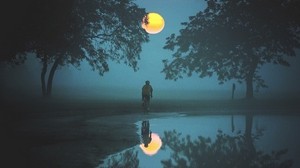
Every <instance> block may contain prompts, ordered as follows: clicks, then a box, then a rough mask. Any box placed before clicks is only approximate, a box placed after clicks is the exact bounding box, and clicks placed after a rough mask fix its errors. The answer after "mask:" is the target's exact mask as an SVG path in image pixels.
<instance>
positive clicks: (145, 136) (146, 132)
mask: <svg viewBox="0 0 300 168" xmlns="http://www.w3.org/2000/svg"><path fill="white" fill-rule="evenodd" d="M151 133H152V132H151V131H150V123H149V121H148V120H144V121H143V122H142V129H141V135H142V143H143V144H144V147H145V148H147V147H148V144H149V143H150V142H151V140H152V138H151Z"/></svg>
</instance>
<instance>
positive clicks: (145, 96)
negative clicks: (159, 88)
mask: <svg viewBox="0 0 300 168" xmlns="http://www.w3.org/2000/svg"><path fill="white" fill-rule="evenodd" d="M152 92H153V88H152V86H151V85H150V81H148V80H147V81H146V82H145V85H144V86H143V88H142V100H143V106H144V107H145V106H146V105H147V107H146V108H147V110H149V103H150V98H152ZM145 103H147V104H145Z"/></svg>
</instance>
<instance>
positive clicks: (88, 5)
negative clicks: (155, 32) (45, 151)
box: [0, 0, 148, 96]
mask: <svg viewBox="0 0 300 168" xmlns="http://www.w3.org/2000/svg"><path fill="white" fill-rule="evenodd" d="M20 3H21V4H24V6H23V8H25V9H23V8H22V7H18V5H19V4H18V3H16V2H14V3H10V4H9V5H6V7H9V8H10V9H14V11H15V12H16V13H13V12H9V11H10V10H7V11H6V14H7V13H8V14H9V15H12V16H10V17H8V18H7V19H6V21H7V23H10V22H14V21H16V25H17V27H14V26H15V25H14V26H12V27H11V26H8V27H7V28H6V29H5V30H6V32H5V33H7V36H4V38H2V39H1V40H0V41H1V43H0V44H2V43H3V44H7V45H9V46H8V47H5V48H6V49H5V50H3V51H5V52H2V51H1V52H2V53H3V54H4V55H5V57H1V58H4V59H3V60H6V61H10V62H12V61H13V60H20V59H10V58H13V57H15V56H16V55H17V54H26V52H34V53H36V56H37V58H38V59H40V61H41V63H42V71H41V83H42V91H43V95H45V96H47V95H51V89H52V81H53V78H54V74H55V71H56V70H57V68H58V67H59V66H64V65H67V64H71V65H74V66H75V67H79V66H80V63H81V62H82V60H87V61H88V63H89V64H90V65H91V67H92V70H96V71H98V72H99V74H100V75H103V74H104V73H105V72H107V71H108V70H109V66H108V61H115V62H118V63H121V62H122V63H125V64H126V65H128V66H130V67H132V68H133V69H134V70H137V69H138V68H137V62H138V60H139V58H140V57H139V54H140V52H141V44H142V43H143V42H147V41H148V35H147V34H146V33H145V31H143V30H142V29H141V28H140V22H141V18H142V17H143V16H144V14H145V13H146V12H145V10H144V9H142V8H139V7H138V6H137V5H136V4H135V3H133V1H132V0H124V1H123V0H122V1H118V0H111V1H105V0H64V1H60V0H53V1H48V0H29V1H26V3H25V2H20ZM19 8H20V9H22V10H20V11H21V12H20V11H19ZM22 12H23V13H22ZM4 13H5V12H4ZM14 15H16V16H15V17H13V16H14ZM14 18H17V20H11V19H14ZM10 28H13V29H10ZM7 41H9V43H7ZM16 44H17V46H20V47H16ZM2 53H1V55H3V54H2ZM6 53H9V54H6ZM8 58H9V59H8ZM1 60H2V59H1ZM49 65H50V66H51V69H50V72H49V76H48V79H47V80H46V73H47V71H48V66H49Z"/></svg>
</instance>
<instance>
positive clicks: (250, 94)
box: [246, 75, 253, 99]
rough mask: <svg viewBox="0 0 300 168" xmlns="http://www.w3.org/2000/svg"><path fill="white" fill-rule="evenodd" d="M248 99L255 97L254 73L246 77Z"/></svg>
mask: <svg viewBox="0 0 300 168" xmlns="http://www.w3.org/2000/svg"><path fill="white" fill-rule="evenodd" d="M246 99H253V75H248V76H247V78H246Z"/></svg>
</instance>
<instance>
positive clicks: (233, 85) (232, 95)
mask: <svg viewBox="0 0 300 168" xmlns="http://www.w3.org/2000/svg"><path fill="white" fill-rule="evenodd" d="M234 91H235V83H233V84H232V94H231V99H232V100H233V98H234Z"/></svg>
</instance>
